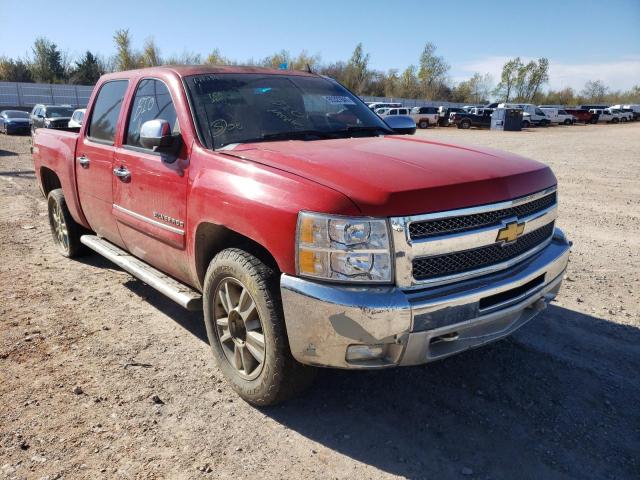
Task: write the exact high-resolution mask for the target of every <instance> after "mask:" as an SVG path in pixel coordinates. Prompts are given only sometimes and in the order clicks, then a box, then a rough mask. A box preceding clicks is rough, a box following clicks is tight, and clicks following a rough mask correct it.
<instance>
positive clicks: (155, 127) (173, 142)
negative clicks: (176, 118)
mask: <svg viewBox="0 0 640 480" xmlns="http://www.w3.org/2000/svg"><path fill="white" fill-rule="evenodd" d="M180 138H181V137H180V135H173V134H172V133H171V125H169V122H167V121H166V120H164V119H161V118H156V119H155V120H148V121H146V122H144V123H143V124H142V126H141V127H140V144H141V145H142V146H143V147H144V148H150V149H151V150H153V151H154V152H159V153H172V154H174V155H175V154H176V153H177V152H178V149H179V148H180ZM163 159H164V158H163ZM174 160H175V159H174ZM165 161H168V159H167V160H165Z"/></svg>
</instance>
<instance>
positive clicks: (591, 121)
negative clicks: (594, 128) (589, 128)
mask: <svg viewBox="0 0 640 480" xmlns="http://www.w3.org/2000/svg"><path fill="white" fill-rule="evenodd" d="M589 123H590V124H591V125H595V124H596V123H598V118H597V117H591V120H589Z"/></svg>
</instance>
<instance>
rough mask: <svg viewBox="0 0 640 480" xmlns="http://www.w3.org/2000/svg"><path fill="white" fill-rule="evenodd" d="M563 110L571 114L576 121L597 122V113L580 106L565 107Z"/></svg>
mask: <svg viewBox="0 0 640 480" xmlns="http://www.w3.org/2000/svg"><path fill="white" fill-rule="evenodd" d="M564 111H565V112H567V113H568V114H569V115H573V116H574V117H575V119H576V122H582V123H598V114H597V113H593V112H591V111H589V110H585V109H582V108H565V109H564Z"/></svg>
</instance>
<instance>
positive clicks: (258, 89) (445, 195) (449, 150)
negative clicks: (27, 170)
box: [33, 66, 570, 405]
mask: <svg viewBox="0 0 640 480" xmlns="http://www.w3.org/2000/svg"><path fill="white" fill-rule="evenodd" d="M400 120H405V121H406V118H404V119H400ZM411 123H412V122H411ZM390 125H391V124H390V123H385V121H383V120H382V119H380V118H379V117H378V116H377V115H375V114H374V113H373V112H371V110H369V109H368V108H367V106H366V105H365V104H364V103H363V102H362V101H361V100H360V99H359V98H357V97H356V96H355V95H353V94H351V93H350V92H349V91H348V90H346V89H345V88H344V87H342V86H341V85H340V84H338V83H337V82H335V81H333V80H331V79H329V78H326V77H322V76H319V75H314V74H311V73H303V72H292V71H281V70H268V69H261V68H241V67H203V66H187V67H157V68H150V69H143V70H135V71H129V72H118V73H111V74H108V75H105V76H103V77H102V78H101V79H100V81H99V82H98V84H97V86H96V88H95V89H94V92H93V94H92V97H91V99H90V101H89V105H88V108H87V113H86V115H85V122H84V125H83V126H82V127H81V128H80V130H79V132H77V133H75V132H67V131H58V130H50V129H38V130H36V131H35V133H34V138H33V161H34V165H35V171H36V172H37V177H38V180H39V184H40V187H41V189H42V192H43V193H44V195H45V196H46V197H47V198H48V208H49V220H50V223H51V230H52V233H53V239H54V241H55V243H56V245H57V247H58V248H59V250H60V252H61V253H62V254H63V255H65V256H67V257H74V256H76V255H79V254H80V253H82V250H83V248H86V247H88V248H89V249H92V250H94V251H96V252H98V253H99V254H101V255H104V256H105V257H106V258H108V259H110V260H111V261H113V262H114V263H115V264H117V265H119V266H120V267H121V268H123V269H124V270H127V271H128V272H130V273H131V274H133V275H134V276H136V277H138V278H140V279H141V280H142V281H144V282H145V283H147V284H148V285H150V286H152V287H154V288H156V289H158V290H159V291H160V292H162V293H164V294H165V295H167V296H168V297H169V298H171V299H173V300H175V301H176V302H178V303H179V304H181V305H182V306H184V307H185V308H187V309H190V310H199V309H202V310H203V311H204V321H205V324H206V328H207V333H208V337H209V341H210V343H211V347H212V350H213V354H214V357H215V360H216V362H217V364H218V366H219V368H220V369H221V371H222V372H223V373H224V375H225V376H226V377H227V379H228V380H229V381H230V382H231V384H232V385H233V387H234V389H235V390H236V391H237V392H238V393H239V395H240V396H241V397H242V398H244V399H245V400H247V401H248V402H250V403H253V404H255V405H270V404H274V403H277V402H279V401H282V400H284V399H286V398H287V397H289V396H291V395H293V394H295V393H296V392H298V391H299V390H300V389H302V388H304V387H305V386H306V385H308V384H309V383H310V381H311V379H312V378H313V373H314V372H315V369H314V368H313V367H317V366H321V367H336V368H347V369H371V368H383V367H391V366H399V365H417V364H422V363H426V362H429V361H432V360H437V359H441V358H444V357H447V356H449V355H452V354H455V353H458V352H461V351H463V350H467V349H469V348H473V347H478V346H480V345H483V344H485V343H488V342H491V341H494V340H497V339H499V338H502V337H505V336H506V335H509V334H510V333H511V332H513V331H514V330H516V329H517V328H519V327H520V326H522V325H523V324H525V323H526V322H527V321H529V320H530V319H531V318H532V317H533V316H534V315H535V314H536V313H537V312H539V311H540V310H542V309H543V308H544V307H545V306H546V305H547V304H548V303H549V302H550V301H551V300H552V299H553V298H554V297H555V295H556V293H557V292H558V289H559V288H560V283H561V281H562V278H563V273H564V271H565V269H566V265H567V262H568V256H569V247H570V243H569V242H568V241H567V239H566V238H565V236H564V234H563V233H562V231H560V230H559V229H558V228H556V227H555V220H556V216H557V194H556V178H555V177H554V175H553V173H552V172H551V170H550V169H549V168H548V167H546V166H544V165H542V164H540V163H537V162H535V161H533V160H528V159H525V158H522V157H519V156H516V155H512V154H507V153H501V152H497V151H493V150H487V149H479V148H471V147H462V146H456V145H449V144H445V143H441V142H434V141H428V140H427V139H424V140H422V139H418V138H416V137H411V136H407V135H399V134H397V132H398V131H400V130H392V129H391V128H390ZM398 128H400V127H398ZM413 129H414V130H415V125H413Z"/></svg>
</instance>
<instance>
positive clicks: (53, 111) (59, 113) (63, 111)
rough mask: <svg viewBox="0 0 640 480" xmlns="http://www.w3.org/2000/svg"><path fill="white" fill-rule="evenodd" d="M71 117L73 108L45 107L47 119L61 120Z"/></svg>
mask: <svg viewBox="0 0 640 480" xmlns="http://www.w3.org/2000/svg"><path fill="white" fill-rule="evenodd" d="M71 115H73V108H67V107H47V118H63V117H71Z"/></svg>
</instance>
